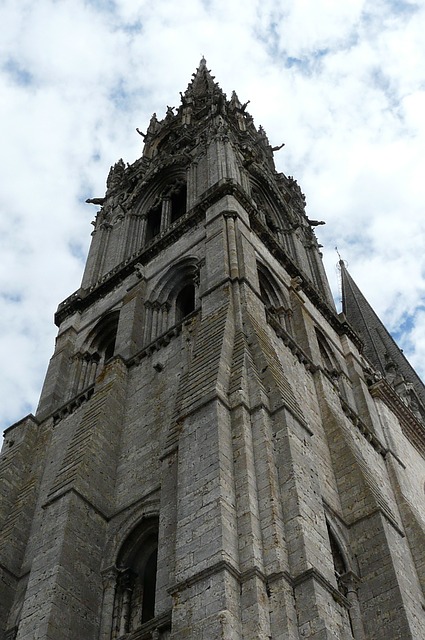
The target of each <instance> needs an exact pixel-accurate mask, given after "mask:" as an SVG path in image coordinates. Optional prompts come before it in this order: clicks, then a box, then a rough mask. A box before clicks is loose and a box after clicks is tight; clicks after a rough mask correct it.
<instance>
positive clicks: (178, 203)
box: [170, 184, 187, 224]
mask: <svg viewBox="0 0 425 640" xmlns="http://www.w3.org/2000/svg"><path fill="white" fill-rule="evenodd" d="M186 200H187V187H186V185H185V184H183V185H181V186H180V188H178V189H177V190H176V191H174V192H173V193H171V197H170V204H171V219H170V222H171V224H172V223H173V222H175V221H176V220H178V219H179V218H181V217H182V215H184V214H185V213H186Z"/></svg>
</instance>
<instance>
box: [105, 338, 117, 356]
mask: <svg viewBox="0 0 425 640" xmlns="http://www.w3.org/2000/svg"><path fill="white" fill-rule="evenodd" d="M115 337H116V336H114V337H113V338H111V340H110V341H109V342H108V344H107V346H106V348H105V362H107V361H108V360H110V359H111V358H112V356H113V355H114V351H115Z"/></svg>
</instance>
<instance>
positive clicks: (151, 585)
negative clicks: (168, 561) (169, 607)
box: [142, 549, 158, 622]
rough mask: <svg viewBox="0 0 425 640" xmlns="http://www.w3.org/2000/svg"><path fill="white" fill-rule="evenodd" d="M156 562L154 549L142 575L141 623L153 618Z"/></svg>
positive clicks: (156, 554)
mask: <svg viewBox="0 0 425 640" xmlns="http://www.w3.org/2000/svg"><path fill="white" fill-rule="evenodd" d="M157 562H158V549H154V550H153V551H152V553H151V555H150V556H149V558H148V560H147V562H146V566H145V571H144V574H143V594H144V597H143V604H142V622H147V621H148V620H152V618H153V617H154V616H155V589H156V571H157Z"/></svg>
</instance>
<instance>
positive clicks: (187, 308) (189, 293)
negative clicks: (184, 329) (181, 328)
mask: <svg viewBox="0 0 425 640" xmlns="http://www.w3.org/2000/svg"><path fill="white" fill-rule="evenodd" d="M194 310H195V286H194V285H193V284H187V285H186V286H185V287H183V289H182V290H181V291H180V293H179V294H178V296H177V298H176V322H179V321H180V320H183V318H185V317H186V316H188V315H189V313H192V311H194Z"/></svg>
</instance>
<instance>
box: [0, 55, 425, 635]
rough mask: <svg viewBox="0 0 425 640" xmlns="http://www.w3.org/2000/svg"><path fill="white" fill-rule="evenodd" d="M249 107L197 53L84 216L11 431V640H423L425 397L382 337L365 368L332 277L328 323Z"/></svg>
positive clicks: (6, 618) (309, 251)
mask: <svg viewBox="0 0 425 640" xmlns="http://www.w3.org/2000/svg"><path fill="white" fill-rule="evenodd" d="M246 106H247V105H246V104H242V103H241V102H240V101H239V99H238V97H237V95H236V93H233V94H232V96H231V98H230V100H228V99H227V98H226V95H225V94H224V93H223V91H222V90H221V89H220V88H219V86H218V85H217V84H216V83H215V82H214V78H213V76H211V74H210V72H209V71H208V69H207V66H206V63H205V60H201V63H200V65H199V68H198V69H197V71H196V73H195V74H194V76H193V78H192V80H191V82H190V84H189V86H188V88H187V90H186V91H185V92H184V93H183V94H181V104H180V106H179V107H178V108H177V109H173V108H170V107H169V108H167V112H166V115H165V117H164V118H163V119H162V120H158V119H157V117H156V115H155V114H154V115H153V116H152V118H151V121H150V123H149V127H148V128H147V131H146V133H143V134H141V135H142V136H143V139H144V149H143V155H142V157H141V158H140V159H139V160H137V161H136V162H135V163H134V164H132V165H127V166H126V165H125V164H124V163H123V161H122V160H120V161H119V162H118V163H117V164H116V165H115V166H114V167H112V168H111V171H110V173H109V176H108V179H107V190H106V194H105V197H103V198H93V199H91V200H89V201H88V202H91V203H92V204H95V205H98V206H99V205H100V207H101V208H100V210H99V211H98V213H97V215H96V220H95V222H94V230H93V237H92V243H91V248H90V252H89V256H88V259H87V264H86V269H85V272H84V276H83V281H82V285H81V287H80V289H78V291H76V292H75V293H74V294H72V295H71V296H70V297H69V298H67V299H66V300H65V301H64V302H63V303H61V304H60V305H59V308H58V310H57V313H56V317H55V319H56V324H57V325H58V328H59V333H58V337H57V341H56V348H55V352H54V354H53V357H52V359H51V362H50V365H49V369H48V372H47V376H46V380H45V383H44V387H43V391H42V394H41V399H40V403H39V407H38V410H37V413H36V415H35V416H33V415H30V416H27V417H26V418H24V419H23V420H21V421H20V422H18V423H17V424H15V425H13V426H11V427H10V428H9V429H8V430H7V432H6V435H5V442H4V447H3V452H2V458H1V462H0V472H1V485H0V491H1V493H0V496H1V506H0V527H1V534H0V535H1V537H0V571H1V574H0V575H1V581H0V589H1V591H0V602H1V611H0V637H2V638H6V639H7V640H12V638H13V639H15V638H16V639H17V640H34V639H37V640H82V639H84V640H117V639H118V638H120V639H121V640H147V639H148V638H149V639H151V638H157V639H161V640H166V639H169V640H183V639H184V638H185V639H187V638H190V639H194V640H195V639H196V640H215V639H219V638H222V639H223V640H242V639H244V640H256V639H261V640H266V639H270V638H272V639H273V640H300V639H302V638H315V639H316V640H325V639H326V640H331V639H333V640H336V639H338V640H349V639H352V638H354V640H396V639H403V640H408V639H411V640H418V639H419V638H423V637H425V601H424V590H425V501H424V482H425V428H424V423H423V419H424V416H425V409H424V404H423V403H424V399H425V396H424V390H423V386H422V383H421V382H420V380H419V379H418V378H417V376H416V374H414V372H413V370H412V369H411V368H409V367H410V365H408V363H407V361H405V360H404V358H403V357H402V354H399V352H398V351H397V348H396V346H395V345H394V344H393V343H392V342H391V339H390V336H389V335H388V334H387V333H386V332H385V329H384V328H383V327H382V326H381V325H379V330H380V332H381V333H380V335H381V338H380V343H379V345H380V346H379V348H378V349H377V351H378V352H379V353H378V355H379V357H380V360H379V358H378V360H374V357H373V354H374V348H375V347H376V344H374V343H373V342H372V343H371V342H370V340H369V339H368V334H367V329H368V327H371V326H373V330H372V332H371V333H373V335H374V336H376V335H377V328H376V327H377V324H376V323H379V321H378V319H377V318H376V316H372V315H370V314H369V307H368V306H367V303H366V301H365V300H364V299H363V298H362V296H361V294H360V292H359V291H358V289H357V288H356V287H355V284H354V283H353V281H352V279H351V278H350V276H349V274H348V273H347V271H346V269H345V267H344V266H343V265H342V270H343V284H344V314H339V315H338V314H337V312H336V310H335V308H334V304H333V301H332V296H331V293H330V290H329V285H328V282H327V279H326V275H325V273H324V269H323V265H322V260H321V255H320V252H319V246H318V244H317V240H316V237H315V234H314V226H315V225H317V224H318V222H317V221H314V220H309V219H308V217H307V215H306V213H305V200H304V196H303V194H302V192H301V190H300V187H299V186H298V184H297V182H296V181H295V180H294V179H293V178H290V177H287V176H286V175H284V174H283V173H277V172H276V170H275V166H274V161H273V153H274V151H276V148H273V147H272V146H271V144H270V142H269V140H268V139H267V136H266V133H265V132H264V130H263V129H262V128H261V127H259V128H258V129H257V128H256V127H255V126H254V124H253V119H252V117H251V116H250V114H249V113H248V112H247V110H246ZM370 312H371V314H373V312H372V311H371V310H370ZM368 314H369V315H368ZM359 319H360V321H361V320H362V319H363V320H365V324H361V322H360V323H357V324H356V320H359ZM382 336H383V337H382ZM369 337H370V336H369ZM387 338H388V340H387ZM375 342H376V340H375ZM389 345H391V347H390V346H389ZM399 355H400V358H399ZM380 363H381V364H382V367H380V366H379V365H380Z"/></svg>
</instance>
